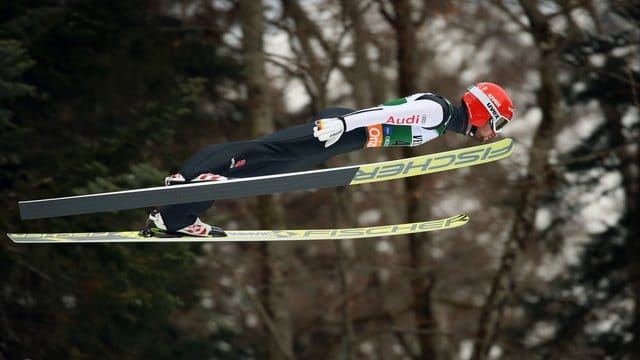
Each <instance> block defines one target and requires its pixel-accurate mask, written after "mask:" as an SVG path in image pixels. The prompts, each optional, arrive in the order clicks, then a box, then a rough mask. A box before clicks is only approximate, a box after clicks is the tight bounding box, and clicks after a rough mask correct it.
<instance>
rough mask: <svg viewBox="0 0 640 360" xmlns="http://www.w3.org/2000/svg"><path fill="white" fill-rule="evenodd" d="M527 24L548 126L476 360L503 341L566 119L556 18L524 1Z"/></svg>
mask: <svg viewBox="0 0 640 360" xmlns="http://www.w3.org/2000/svg"><path fill="white" fill-rule="evenodd" d="M494 3H496V4H497V5H498V6H499V7H500V8H501V9H503V10H504V11H506V12H507V13H508V15H509V16H510V17H511V18H512V19H517V18H518V17H517V16H516V14H514V13H512V12H511V10H510V9H509V8H508V7H507V6H506V5H505V4H504V3H502V2H501V1H495V2H494ZM519 4H520V6H521V9H522V11H523V13H524V15H525V17H526V20H527V23H526V24H524V23H519V24H520V26H521V27H523V28H524V29H526V30H527V32H528V33H530V34H531V36H532V37H533V39H534V43H535V45H536V48H537V50H538V53H539V56H540V62H539V67H538V73H539V75H540V82H541V84H540V88H539V90H538V92H537V97H538V104H539V106H540V108H541V110H542V123H541V125H540V126H539V127H538V128H537V130H536V131H535V133H534V137H533V145H532V147H531V152H530V153H529V159H530V160H529V165H528V167H527V180H526V182H527V183H528V184H530V185H529V187H528V188H526V189H524V190H523V192H522V193H521V195H520V200H519V201H518V203H517V206H516V209H515V219H514V222H513V225H512V228H511V231H510V233H509V237H508V239H507V241H506V243H505V247H504V252H503V254H502V257H501V259H500V263H499V267H498V270H497V272H496V274H495V277H494V278H493V281H492V284H491V289H490V292H489V294H488V296H487V299H486V302H485V305H484V307H483V309H482V311H481V314H480V318H479V320H478V330H477V334H476V342H475V344H474V349H473V356H472V359H478V360H479V359H486V358H487V356H488V355H489V351H490V350H491V347H492V345H493V344H494V343H495V341H496V339H497V337H498V336H499V332H500V327H501V323H502V320H503V316H504V310H505V308H506V306H507V304H508V302H509V300H510V298H511V296H512V295H513V294H514V292H515V288H516V278H515V277H516V270H517V263H518V262H519V261H520V260H521V258H520V255H521V253H522V251H523V250H524V249H525V248H526V247H527V246H528V244H529V243H530V242H531V241H532V234H533V233H534V232H533V230H534V222H535V217H536V211H537V210H538V208H539V205H540V202H541V199H542V197H543V196H544V194H545V192H546V191H547V188H548V187H549V186H550V184H551V183H552V182H553V181H554V179H553V176H554V173H555V172H554V169H553V168H552V166H551V165H550V163H549V155H550V152H551V151H552V150H553V145H554V135H555V133H556V127H557V126H558V124H559V123H560V120H561V119H562V109H561V106H560V99H561V92H560V85H559V82H558V68H559V63H560V59H559V54H560V47H561V45H562V44H561V43H560V40H561V39H560V38H559V36H558V35H557V34H555V33H554V32H553V31H552V28H551V25H550V17H549V16H548V15H545V14H543V13H542V12H541V10H540V6H541V4H540V3H539V1H537V0H521V1H519Z"/></svg>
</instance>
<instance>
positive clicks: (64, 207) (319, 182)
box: [18, 138, 514, 220]
mask: <svg viewBox="0 0 640 360" xmlns="http://www.w3.org/2000/svg"><path fill="white" fill-rule="evenodd" d="M513 148H514V144H513V140H512V139H508V138H507V139H502V140H500V141H496V142H492V143H487V144H482V145H478V146H473V147H468V148H462V149H456V150H451V151H445V152H439V153H435V154H428V155H422V156H416V157H412V158H406V159H400V160H392V161H383V162H377V163H371V164H364V165H356V166H345V167H337V168H329V169H321V170H310V171H301V172H294V173H285V174H278V175H268V176H256V177H250V178H241V179H230V180H226V181H218V182H202V183H192V184H186V185H180V186H161V187H152V188H145V189H135V190H125V191H116V192H107V193H99V194H89V195H79V196H69V197H60V198H51V199H42V200H30V201H20V202H19V204H18V205H19V208H20V216H21V218H22V219H23V220H26V219H41V218H50V217H59V216H69V215H80V214H91V213H97V212H105V211H116V210H126V209H137V208H144V207H154V206H163V205H171V204H181V203H191V202H199V201H208V200H219V199H232V198H239V197H246V196H254V195H264V194H272V193H278V192H285V191H300V190H312V189H321V188H328V187H336V186H346V185H358V184H365V183H372V182H378V181H387V180H394V179H400V178H405V177H410V176H418V175H424V174H430V173H435V172H440V171H446V170H453V169H459V168H462V167H468V166H473V165H478V164H484V163H488V162H492V161H496V160H500V159H504V158H506V157H508V156H509V155H511V153H512V152H513Z"/></svg>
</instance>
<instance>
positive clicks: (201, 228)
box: [138, 210, 227, 238]
mask: <svg viewBox="0 0 640 360" xmlns="http://www.w3.org/2000/svg"><path fill="white" fill-rule="evenodd" d="M138 234H139V235H140V236H144V237H151V236H154V237H165V238H168V237H176V236H178V237H180V236H184V235H187V236H196V237H224V236H227V234H226V233H225V232H224V230H222V228H219V227H217V226H211V225H209V224H207V223H204V222H203V221H202V220H200V218H196V221H194V223H193V224H191V225H187V226H185V227H183V228H181V229H178V230H176V231H175V233H172V232H168V231H167V227H166V226H165V224H164V220H163V219H162V215H160V211H158V210H153V212H151V214H149V218H148V219H147V222H146V224H145V226H144V229H142V230H141V231H140V232H139V233H138Z"/></svg>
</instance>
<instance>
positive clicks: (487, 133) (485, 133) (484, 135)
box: [475, 121, 498, 143]
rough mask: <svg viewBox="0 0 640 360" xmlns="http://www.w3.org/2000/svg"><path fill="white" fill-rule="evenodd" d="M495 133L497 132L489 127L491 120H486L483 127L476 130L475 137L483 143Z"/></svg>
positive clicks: (494, 135)
mask: <svg viewBox="0 0 640 360" xmlns="http://www.w3.org/2000/svg"><path fill="white" fill-rule="evenodd" d="M497 135H498V134H496V133H495V131H493V129H492V128H491V122H490V121H487V123H486V124H484V126H483V127H481V128H478V130H476V135H475V137H476V138H477V139H478V141H480V142H483V143H485V142H487V141H489V140H491V139H493V138H494V137H496V136H497Z"/></svg>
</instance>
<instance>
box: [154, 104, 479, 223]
mask: <svg viewBox="0 0 640 360" xmlns="http://www.w3.org/2000/svg"><path fill="white" fill-rule="evenodd" d="M335 117H341V118H343V119H344V121H345V125H346V129H345V132H344V134H343V135H342V137H341V138H340V139H339V140H338V141H337V142H336V143H335V144H333V145H331V146H330V147H328V148H325V146H324V143H322V142H320V141H318V139H316V138H315V137H314V136H313V127H314V122H313V121H312V122H310V123H308V124H304V125H299V126H295V127H291V128H287V129H284V130H281V131H278V132H275V133H273V134H271V135H267V136H264V137H261V138H258V139H255V140H248V141H238V142H230V143H225V144H213V145H208V146H206V147H204V148H203V149H201V150H200V151H198V152H197V153H196V154H195V155H193V156H192V157H191V158H190V159H189V160H188V161H187V162H186V163H185V164H184V166H183V167H182V169H181V170H180V174H182V176H183V177H184V178H185V179H186V180H187V182H189V180H191V179H194V178H196V177H197V176H198V175H200V174H204V173H213V174H217V175H222V176H225V177H228V178H243V177H251V176H262V175H273V174H279V173H286V172H293V171H302V170H308V169H310V168H312V167H313V166H315V165H318V164H321V163H323V162H324V161H326V160H327V159H329V158H331V157H333V156H335V155H338V154H343V153H347V152H351V151H355V150H359V149H364V148H369V147H387V146H417V145H421V144H424V143H426V142H427V141H430V140H432V139H434V138H436V137H438V136H440V135H442V134H444V133H445V131H447V130H451V131H454V132H457V133H461V134H466V131H467V124H468V116H467V111H466V109H465V107H464V105H460V106H459V107H454V106H452V105H451V103H450V102H449V101H448V100H446V99H445V98H443V97H440V96H437V95H434V94H430V93H419V94H414V95H411V96H408V97H405V98H400V99H396V100H392V101H389V102H387V103H384V104H382V105H379V106H376V107H372V108H368V109H363V110H358V111H353V110H350V109H346V108H329V109H326V110H323V111H321V112H320V113H319V114H317V115H316V116H315V117H314V121H315V120H317V119H326V118H335ZM212 205H213V201H203V202H197V203H187V204H177V205H169V206H165V207H163V208H161V209H160V213H161V215H162V218H163V219H164V222H165V225H166V226H167V230H168V231H169V232H174V231H176V230H178V229H180V228H182V227H185V226H188V225H190V224H192V223H193V222H194V221H195V219H196V217H197V216H198V214H200V213H202V212H204V211H206V210H207V209H209V208H210V207H211V206H212Z"/></svg>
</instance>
